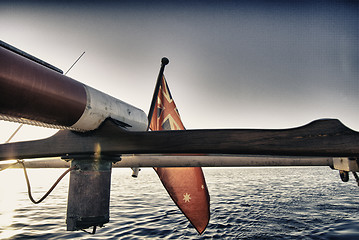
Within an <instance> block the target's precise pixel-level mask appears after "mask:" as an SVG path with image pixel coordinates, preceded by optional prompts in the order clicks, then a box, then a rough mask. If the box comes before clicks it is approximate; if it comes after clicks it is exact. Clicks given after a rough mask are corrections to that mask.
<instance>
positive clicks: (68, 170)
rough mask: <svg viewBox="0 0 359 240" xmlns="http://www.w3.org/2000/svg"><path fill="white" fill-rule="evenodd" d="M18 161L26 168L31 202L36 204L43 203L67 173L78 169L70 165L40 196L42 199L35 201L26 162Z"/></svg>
mask: <svg viewBox="0 0 359 240" xmlns="http://www.w3.org/2000/svg"><path fill="white" fill-rule="evenodd" d="M18 163H20V164H21V165H22V167H23V169H24V174H25V179H26V184H27V192H28V195H29V198H30V200H31V202H33V203H34V204H38V203H41V202H42V201H43V200H44V199H45V198H46V197H47V196H48V195H49V194H50V193H51V192H52V190H54V188H55V187H56V186H57V184H58V183H59V182H60V181H61V179H62V178H63V177H65V175H66V174H67V173H69V172H70V171H71V170H74V169H77V166H76V165H75V166H72V167H70V168H69V169H67V170H66V171H65V172H64V173H63V174H62V175H61V176H60V177H59V178H58V179H57V180H56V182H55V183H54V184H53V185H52V187H51V188H50V189H49V190H48V191H47V192H46V193H45V195H44V196H43V197H42V198H40V200H38V201H35V200H34V198H33V197H32V194H31V186H30V181H29V177H28V175H27V172H26V167H25V164H24V161H22V160H18Z"/></svg>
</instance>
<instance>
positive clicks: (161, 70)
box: [147, 57, 170, 131]
mask: <svg viewBox="0 0 359 240" xmlns="http://www.w3.org/2000/svg"><path fill="white" fill-rule="evenodd" d="M169 62H170V61H169V60H168V58H166V57H163V58H162V59H161V68H160V72H159V74H158V77H157V82H156V87H155V90H154V92H153V97H152V102H151V106H150V111H149V113H148V126H147V131H148V129H149V128H150V125H151V119H152V115H153V111H154V108H155V105H156V100H157V95H158V91H159V90H160V86H161V80H162V77H163V72H164V71H165V66H166V65H167V64H168V63H169Z"/></svg>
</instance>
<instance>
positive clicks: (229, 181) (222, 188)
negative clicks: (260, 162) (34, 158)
mask: <svg viewBox="0 0 359 240" xmlns="http://www.w3.org/2000/svg"><path fill="white" fill-rule="evenodd" d="M63 171H64V169H29V170H28V172H29V177H30V180H31V183H32V188H33V192H34V193H33V195H34V196H35V198H39V197H40V196H41V195H42V194H43V193H44V192H45V191H46V190H47V189H48V188H49V187H50V185H51V184H52V183H53V182H54V181H55V180H56V179H57V177H58V176H59V175H60V174H61V173H62V172H63ZM204 173H205V176H206V180H207V185H208V188H209V191H210V195H211V220H210V223H209V225H208V228H207V230H206V231H205V233H204V234H203V235H202V236H199V235H198V234H197V232H196V231H195V229H194V228H193V227H192V226H191V225H190V224H189V223H188V221H187V220H186V219H185V217H184V216H183V215H182V214H181V213H180V211H179V210H178V209H177V207H176V206H175V205H174V203H172V201H171V200H170V198H169V197H168V196H167V193H166V191H165V190H164V189H163V187H162V184H161V183H160V181H159V180H158V177H157V176H156V174H155V173H154V171H153V170H152V169H143V170H142V171H141V172H140V175H139V177H138V178H137V179H133V178H132V177H131V176H130V175H131V171H130V170H129V169H113V172H112V190H111V208H110V214H111V218H110V222H109V223H108V224H106V225H105V227H103V228H98V230H97V233H96V234H95V235H89V234H87V233H84V232H81V231H77V232H68V231H66V224H65V218H66V202H67V188H68V176H67V177H66V178H64V179H63V180H62V182H61V183H60V184H59V186H58V187H57V188H56V189H55V190H54V192H53V193H52V194H51V195H50V196H49V197H48V198H47V199H46V200H45V201H44V202H43V203H40V204H38V205H34V204H32V203H31V202H30V200H28V197H27V193H26V186H25V180H24V176H23V172H22V170H21V169H8V170H5V171H2V172H0V192H1V199H0V238H1V239H7V238H9V239H21V238H39V239H72V238H81V239H112V238H115V239H151V238H152V239H158V238H166V239H359V217H358V210H359V204H358V203H359V199H358V195H359V192H358V190H359V188H358V186H357V185H356V183H355V181H354V180H352V179H351V180H350V182H348V183H343V182H341V180H340V178H339V175H338V173H337V171H333V170H331V169H330V168H329V167H314V168H306V167H301V168H204Z"/></svg>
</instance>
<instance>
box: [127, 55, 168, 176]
mask: <svg viewBox="0 0 359 240" xmlns="http://www.w3.org/2000/svg"><path fill="white" fill-rule="evenodd" d="M169 62H170V61H169V60H168V58H166V57H163V58H162V59H161V68H160V72H159V73H158V77H157V82H156V86H155V90H154V92H153V97H152V102H151V106H150V110H149V113H148V125H147V129H146V131H148V129H150V126H151V120H152V115H153V111H154V109H155V105H156V101H157V96H158V91H159V90H160V86H161V80H162V77H163V72H164V71H165V66H166V65H167V64H168V63H169ZM131 169H132V175H131V176H132V177H134V178H137V176H138V173H139V171H140V170H141V169H140V168H139V167H132V168H131Z"/></svg>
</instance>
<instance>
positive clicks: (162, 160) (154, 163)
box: [0, 154, 333, 169]
mask: <svg viewBox="0 0 359 240" xmlns="http://www.w3.org/2000/svg"><path fill="white" fill-rule="evenodd" d="M7 165H8V164H0V169H1V168H3V167H5V166H7ZM25 165H26V167H28V168H67V167H70V163H69V162H66V161H64V160H61V159H60V158H53V159H45V160H32V161H25ZM266 166H333V159H332V158H329V157H328V158H323V157H290V156H288V157H286V156H260V155H255V156H250V155H235V156H233V155H231V156H228V155H205V156H198V155H197V156H188V155H187V156H183V155H180V156H175V155H155V154H149V155H145V154H126V155H123V156H121V160H120V161H118V162H116V163H114V164H113V167H118V168H125V167H266Z"/></svg>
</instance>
